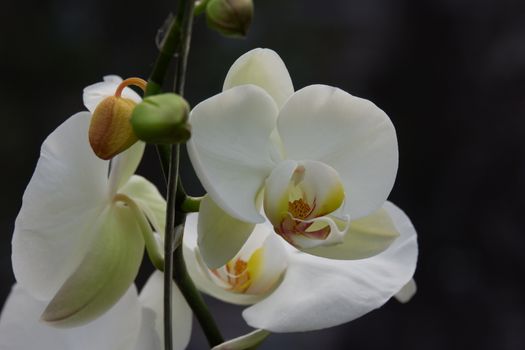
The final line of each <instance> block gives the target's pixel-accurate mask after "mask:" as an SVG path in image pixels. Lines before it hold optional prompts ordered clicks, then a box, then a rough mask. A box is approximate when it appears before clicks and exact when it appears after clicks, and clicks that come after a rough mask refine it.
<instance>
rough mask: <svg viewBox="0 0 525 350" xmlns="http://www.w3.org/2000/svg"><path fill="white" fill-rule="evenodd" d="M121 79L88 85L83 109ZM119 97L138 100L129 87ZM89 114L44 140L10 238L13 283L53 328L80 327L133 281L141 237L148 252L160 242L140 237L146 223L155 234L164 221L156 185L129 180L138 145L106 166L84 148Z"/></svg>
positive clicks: (141, 247)
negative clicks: (37, 302)
mask: <svg viewBox="0 0 525 350" xmlns="http://www.w3.org/2000/svg"><path fill="white" fill-rule="evenodd" d="M120 81H121V79H120V78H118V77H115V76H110V77H106V78H105V81H104V82H102V83H98V84H95V85H92V86H89V87H87V88H86V89H85V90H84V103H85V105H86V107H87V108H88V110H89V111H90V112H93V110H94V109H95V107H96V105H97V103H98V102H99V101H101V100H102V99H103V98H105V97H107V96H110V95H112V94H113V93H114V92H115V89H116V88H117V86H118V85H119V83H120ZM123 95H124V96H126V97H128V98H130V99H133V100H135V101H140V97H139V96H138V95H137V94H136V93H134V92H133V91H132V90H130V89H128V88H126V89H125V91H124V93H123ZM90 112H80V113H77V114H75V115H73V116H72V117H70V118H69V119H68V120H66V121H65V122H64V123H63V124H62V125H60V126H59V127H58V128H57V129H56V130H55V131H53V132H52V133H51V135H49V136H48V137H47V139H46V140H45V141H44V143H43V145H42V149H41V153H40V158H39V160H38V163H37V166H36V169H35V172H34V174H33V177H32V178H31V181H30V182H29V185H28V186H27V189H26V191H25V193H24V196H23V202H22V208H21V209H20V213H19V214H18V217H17V219H16V222H15V230H14V234H13V240H12V262H13V270H14V274H15V277H16V280H17V282H18V284H19V285H20V286H21V288H23V290H24V291H25V293H27V294H29V295H31V296H32V297H34V298H35V299H37V300H40V301H42V302H44V303H46V304H47V307H46V308H45V310H44V311H43V314H42V319H43V320H44V321H46V322H48V323H52V324H54V325H56V326H74V325H79V324H84V323H86V322H88V321H90V320H92V319H94V318H96V317H98V316H100V315H101V314H103V313H104V312H105V311H106V310H108V309H109V308H110V307H111V306H112V305H113V304H115V303H116V302H117V301H118V300H119V299H120V298H121V297H122V296H123V295H124V293H125V292H126V291H127V290H128V289H129V287H130V285H131V284H132V283H133V280H134V279H135V276H136V275H137V272H138V269H139V266H140V264H141V261H142V257H143V253H144V246H145V238H146V244H148V245H150V246H151V247H154V246H155V245H156V244H158V243H157V240H159V241H160V240H161V239H162V238H161V237H157V238H158V239H156V238H155V236H153V235H152V234H150V235H144V236H143V234H144V233H145V232H147V231H148V230H149V231H150V232H151V228H150V225H151V226H153V227H154V228H155V231H156V232H161V233H162V232H163V226H164V218H165V212H164V210H165V201H164V199H163V198H162V196H161V195H160V193H159V192H158V190H157V189H156V187H155V186H154V185H153V184H151V183H150V182H148V181H147V180H146V179H144V178H142V177H140V176H136V175H133V173H134V172H135V169H136V168H137V166H138V164H139V162H140V160H141V157H142V153H143V151H144V143H142V142H138V143H136V144H135V145H134V146H132V147H131V148H130V149H128V150H127V151H125V152H123V153H121V154H120V155H118V156H117V157H115V158H114V159H113V160H112V162H111V166H110V162H109V161H104V160H101V159H99V158H97V157H96V156H95V155H94V154H93V151H92V149H91V147H90V145H89V143H88V127H89V123H90V118H91V113H90ZM148 251H150V250H148ZM151 251H155V249H152V250H151ZM157 251H159V250H158V249H157ZM157 258H158V257H157Z"/></svg>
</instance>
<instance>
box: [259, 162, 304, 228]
mask: <svg viewBox="0 0 525 350" xmlns="http://www.w3.org/2000/svg"><path fill="white" fill-rule="evenodd" d="M297 167H298V164H297V162H296V161H294V160H283V161H282V162H280V163H279V164H277V166H276V167H275V168H274V169H273V170H272V172H271V173H270V176H268V177H267V178H266V181H265V187H264V213H265V214H266V217H267V218H268V220H270V222H271V223H272V224H273V225H274V226H279V225H280V224H281V221H282V220H283V219H284V218H285V217H287V215H288V202H289V195H290V193H289V192H290V182H291V181H292V177H293V175H294V173H295V170H296V169H297Z"/></svg>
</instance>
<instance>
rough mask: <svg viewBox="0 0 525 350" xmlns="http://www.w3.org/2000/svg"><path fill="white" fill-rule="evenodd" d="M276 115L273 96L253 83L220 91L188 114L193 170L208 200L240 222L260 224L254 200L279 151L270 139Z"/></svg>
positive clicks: (261, 220)
mask: <svg viewBox="0 0 525 350" xmlns="http://www.w3.org/2000/svg"><path fill="white" fill-rule="evenodd" d="M276 116H277V106H276V105H275V103H274V102H273V100H272V98H271V97H270V96H269V95H268V94H267V93H266V92H265V91H264V90H262V89H261V88H259V87H257V86H254V85H243V86H239V87H235V88H232V89H229V90H227V91H224V92H222V93H220V94H218V95H215V96H213V97H211V98H209V99H207V100H205V101H203V102H201V103H200V104H198V105H197V106H196V107H195V108H194V109H193V111H192V112H191V115H190V123H191V125H192V137H191V139H190V141H189V142H188V144H187V145H188V153H189V156H190V159H191V162H192V164H193V167H194V168H195V172H196V173H197V176H198V177H199V180H200V181H201V183H202V185H203V186H204V188H205V189H206V190H207V192H208V194H209V196H210V197H211V198H212V199H213V201H214V202H215V203H217V205H219V206H220V207H221V208H222V209H223V210H224V211H226V212H227V213H228V214H230V215H231V216H233V217H235V218H237V219H239V220H242V221H247V222H252V223H257V222H263V221H264V218H263V217H262V216H261V215H260V213H259V211H258V209H257V206H256V197H257V194H258V193H259V191H260V189H261V188H262V186H263V184H264V179H265V178H266V176H268V175H269V174H270V172H271V170H272V168H273V166H274V161H273V159H275V158H276V153H278V151H277V149H276V146H274V145H273V143H272V141H271V140H270V134H271V133H272V131H273V130H274V128H275V119H276Z"/></svg>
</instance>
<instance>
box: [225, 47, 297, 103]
mask: <svg viewBox="0 0 525 350" xmlns="http://www.w3.org/2000/svg"><path fill="white" fill-rule="evenodd" d="M246 84H253V85H257V86H259V87H261V88H263V89H264V90H266V92H267V93H268V94H270V96H272V98H273V100H274V101H275V103H276V104H277V107H279V108H281V107H282V105H283V104H284V102H286V100H287V99H288V97H290V96H291V95H292V94H293V91H294V90H293V84H292V79H291V78H290V74H289V73H288V69H286V66H285V64H284V62H283V60H282V59H281V57H279V55H278V54H277V53H276V52H275V51H273V50H270V49H261V48H258V49H253V50H251V51H248V52H247V53H245V54H244V55H242V56H241V57H239V58H238V59H237V60H236V61H235V62H234V63H233V65H232V66H231V68H230V70H229V71H228V74H227V75H226V79H225V80H224V86H223V88H222V89H223V91H224V90H227V89H231V88H232V87H235V86H239V85H246Z"/></svg>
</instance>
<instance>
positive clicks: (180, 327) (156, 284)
mask: <svg viewBox="0 0 525 350" xmlns="http://www.w3.org/2000/svg"><path fill="white" fill-rule="evenodd" d="M163 290H164V275H163V274H162V272H159V271H155V272H154V273H153V274H152V275H151V276H150V278H149V279H148V281H147V282H146V284H145V285H144V288H143V289H142V291H141V292H140V297H139V298H140V301H141V303H142V305H143V306H144V308H145V309H146V310H150V311H152V312H153V314H154V315H155V319H154V328H155V331H156V333H157V335H158V339H160V345H161V347H160V348H161V349H164V317H163V315H164V309H163V299H162V298H161V296H162V293H163ZM171 310H172V311H171V312H172V313H173V349H174V350H183V349H185V348H186V345H188V343H189V341H190V336H191V323H192V312H191V309H190V307H189V306H188V304H187V303H186V300H185V299H184V296H183V295H182V293H181V292H180V290H179V288H178V287H177V285H176V284H175V283H173V286H172V309H171ZM147 349H148V350H149V349H150V348H147Z"/></svg>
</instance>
